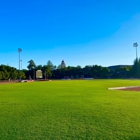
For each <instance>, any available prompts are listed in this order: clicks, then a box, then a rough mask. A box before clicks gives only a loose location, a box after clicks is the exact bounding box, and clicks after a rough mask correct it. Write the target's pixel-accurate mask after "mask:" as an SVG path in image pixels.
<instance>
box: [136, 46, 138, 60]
mask: <svg viewBox="0 0 140 140" xmlns="http://www.w3.org/2000/svg"><path fill="white" fill-rule="evenodd" d="M137 55H138V54H137V47H136V59H137V58H138V57H137Z"/></svg>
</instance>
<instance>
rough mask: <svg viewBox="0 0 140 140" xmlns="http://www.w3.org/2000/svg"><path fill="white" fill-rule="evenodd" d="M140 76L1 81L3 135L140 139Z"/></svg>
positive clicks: (8, 138) (8, 139)
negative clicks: (139, 88) (138, 87)
mask: <svg viewBox="0 0 140 140" xmlns="http://www.w3.org/2000/svg"><path fill="white" fill-rule="evenodd" d="M136 85H140V81H139V80H89V81H88V80H85V81H84V80H83V81H82V80H79V81H78V80H75V81H51V82H34V83H17V84H7V85H6V84H5V85H0V139H1V140H45V139H47V140H48V139H51V140H59V139H61V140H62V139H64V140H69V139H70V140H75V139H77V140H80V139H83V140H91V139H92V140H94V139H95V140H117V139H118V140H139V139H140V92H138V91H137V92H132V91H120V90H118V91H117V90H108V89H107V88H108V87H120V86H136Z"/></svg>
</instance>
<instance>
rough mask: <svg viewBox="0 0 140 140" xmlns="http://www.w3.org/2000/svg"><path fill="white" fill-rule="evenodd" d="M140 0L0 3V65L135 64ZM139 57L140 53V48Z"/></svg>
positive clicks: (20, 0) (139, 37) (139, 34)
mask: <svg viewBox="0 0 140 140" xmlns="http://www.w3.org/2000/svg"><path fill="white" fill-rule="evenodd" d="M139 5H140V0H129V1H128V0H117V1H115V0H80V1H79V0H70V1H68V0H51V1H48V0H12V1H11V0H0V64H6V65H7V64H8V65H10V66H14V67H16V68H18V52H17V49H18V48H22V50H23V52H22V53H21V59H22V62H23V64H22V65H23V68H27V65H28V63H27V62H28V61H29V60H30V59H33V60H34V62H35V63H36V65H39V64H42V65H44V64H46V63H47V61H48V60H51V61H52V63H53V64H54V65H57V66H58V65H59V64H60V63H61V61H62V60H64V61H65V62H66V65H67V66H68V65H70V66H77V65H80V66H82V67H84V66H85V65H95V64H97V65H102V66H110V65H119V64H128V65H131V64H133V60H134V59H135V57H136V54H135V48H133V43H134V42H138V44H139V42H140V8H139ZM138 56H140V49H139V46H138Z"/></svg>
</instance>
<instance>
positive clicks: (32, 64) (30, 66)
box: [27, 59, 36, 70]
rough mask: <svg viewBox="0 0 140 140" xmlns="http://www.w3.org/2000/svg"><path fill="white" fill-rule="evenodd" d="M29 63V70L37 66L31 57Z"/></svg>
mask: <svg viewBox="0 0 140 140" xmlns="http://www.w3.org/2000/svg"><path fill="white" fill-rule="evenodd" d="M28 63H29V65H28V66H27V68H28V69H29V70H33V69H35V68H36V64H35V63H34V61H33V60H32V59H31V60H30V61H28Z"/></svg>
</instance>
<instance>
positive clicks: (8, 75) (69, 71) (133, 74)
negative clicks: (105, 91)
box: [0, 59, 140, 80]
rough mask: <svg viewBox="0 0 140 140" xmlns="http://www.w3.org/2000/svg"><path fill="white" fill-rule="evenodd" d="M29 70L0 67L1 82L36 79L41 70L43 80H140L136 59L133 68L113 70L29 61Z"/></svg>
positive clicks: (138, 62) (139, 62) (122, 67)
mask: <svg viewBox="0 0 140 140" xmlns="http://www.w3.org/2000/svg"><path fill="white" fill-rule="evenodd" d="M27 68H28V69H23V70H18V69H16V68H14V67H11V66H7V65H0V80H16V79H36V71H37V70H41V71H42V74H43V77H42V79H62V78H71V79H79V78H140V59H135V60H134V64H133V65H132V66H118V67H116V68H113V69H111V68H110V67H103V66H99V65H91V66H85V67H83V68H82V67H81V66H76V67H74V66H67V67H63V68H62V67H61V65H59V66H58V67H56V66H55V65H53V63H52V62H51V61H50V60H49V61H48V62H47V63H46V65H37V66H36V64H35V62H34V61H33V60H30V61H28V66H27Z"/></svg>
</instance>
